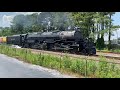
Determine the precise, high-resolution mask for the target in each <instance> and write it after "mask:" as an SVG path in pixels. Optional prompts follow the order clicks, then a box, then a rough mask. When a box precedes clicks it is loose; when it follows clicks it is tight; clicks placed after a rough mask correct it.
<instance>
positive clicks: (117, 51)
mask: <svg viewBox="0 0 120 90" xmlns="http://www.w3.org/2000/svg"><path fill="white" fill-rule="evenodd" d="M97 51H102V52H113V53H120V49H111V50H108V49H107V48H105V49H103V50H98V49H97Z"/></svg>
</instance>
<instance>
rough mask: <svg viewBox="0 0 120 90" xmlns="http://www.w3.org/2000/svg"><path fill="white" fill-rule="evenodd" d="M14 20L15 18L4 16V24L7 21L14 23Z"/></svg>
mask: <svg viewBox="0 0 120 90" xmlns="http://www.w3.org/2000/svg"><path fill="white" fill-rule="evenodd" d="M12 19H13V16H7V15H3V22H6V21H8V22H10V21H12Z"/></svg>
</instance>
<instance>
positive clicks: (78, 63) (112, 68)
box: [0, 45, 120, 78]
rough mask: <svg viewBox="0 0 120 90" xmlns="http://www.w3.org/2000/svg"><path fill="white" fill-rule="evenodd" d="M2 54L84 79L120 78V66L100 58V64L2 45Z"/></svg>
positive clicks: (0, 46)
mask: <svg viewBox="0 0 120 90" xmlns="http://www.w3.org/2000/svg"><path fill="white" fill-rule="evenodd" d="M0 53H2V54H6V55H8V56H11V57H15V58H19V59H20V60H23V61H25V62H29V63H32V64H36V65H40V66H44V67H48V68H51V69H56V70H58V71H60V72H69V73H73V74H78V75H79V76H84V77H92V78H94V77H96V78H120V69H119V65H116V64H113V63H107V62H106V58H104V57H100V62H96V61H90V60H87V59H79V58H70V57H68V56H61V57H57V56H52V55H46V54H42V53H39V54H33V53H32V52H31V51H30V50H28V49H16V48H11V47H9V46H5V45H0Z"/></svg>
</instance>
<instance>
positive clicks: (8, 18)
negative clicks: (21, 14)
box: [2, 15, 14, 27]
mask: <svg viewBox="0 0 120 90" xmlns="http://www.w3.org/2000/svg"><path fill="white" fill-rule="evenodd" d="M13 18H14V15H8V16H7V15H3V17H2V26H3V27H6V26H9V25H10V24H11V21H12V20H13Z"/></svg>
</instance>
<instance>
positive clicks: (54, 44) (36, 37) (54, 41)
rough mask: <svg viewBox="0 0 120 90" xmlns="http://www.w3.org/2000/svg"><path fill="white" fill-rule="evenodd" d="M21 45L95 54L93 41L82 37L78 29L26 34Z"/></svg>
mask: <svg viewBox="0 0 120 90" xmlns="http://www.w3.org/2000/svg"><path fill="white" fill-rule="evenodd" d="M22 47H25V48H34V49H42V50H61V51H69V52H71V53H82V54H87V55H93V54H96V48H95V45H94V43H93V42H92V41H91V40H90V39H84V38H83V35H82V33H81V32H80V31H77V30H72V31H52V32H38V33H31V34H26V35H25V36H24V39H23V41H22Z"/></svg>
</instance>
